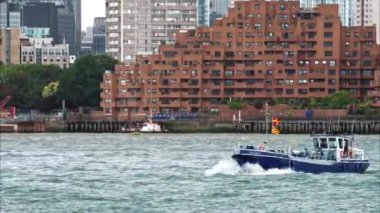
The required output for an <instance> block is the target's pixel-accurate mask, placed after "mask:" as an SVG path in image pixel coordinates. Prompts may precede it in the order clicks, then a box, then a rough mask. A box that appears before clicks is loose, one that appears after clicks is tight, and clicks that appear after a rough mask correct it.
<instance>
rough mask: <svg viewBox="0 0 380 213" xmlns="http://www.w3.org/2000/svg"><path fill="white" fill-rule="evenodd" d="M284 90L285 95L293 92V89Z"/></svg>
mask: <svg viewBox="0 0 380 213" xmlns="http://www.w3.org/2000/svg"><path fill="white" fill-rule="evenodd" d="M285 92H286V94H287V95H291V94H293V92H294V91H293V89H286V90H285Z"/></svg>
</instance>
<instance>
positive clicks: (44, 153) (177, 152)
mask: <svg viewBox="0 0 380 213" xmlns="http://www.w3.org/2000/svg"><path fill="white" fill-rule="evenodd" d="M0 137H1V165H0V166H1V167H0V169H1V174H0V175H1V179H0V180H1V181H0V183H1V185H0V186H1V211H2V212H361V213H364V212H380V171H379V170H380V160H379V158H380V153H379V152H380V145H379V144H380V136H378V135H372V136H357V137H356V138H357V139H358V140H359V141H361V143H360V145H361V147H363V148H364V149H365V150H366V151H367V156H368V157H369V158H370V160H371V161H372V164H371V166H370V168H369V170H368V171H367V172H366V173H365V174H321V175H313V174H304V173H294V172H291V171H290V170H269V171H263V170H262V169H261V168H260V167H259V166H257V165H248V166H246V167H245V168H244V169H241V168H240V167H238V166H237V165H236V163H235V162H234V161H232V160H230V156H231V154H232V151H233V149H234V147H236V146H237V145H238V144H254V145H257V144H258V143H259V142H260V141H263V139H264V136H263V135H254V134H242V135H240V134H187V135H183V134H162V135H160V134H155V135H138V136H133V135H127V134H12V135H9V134H2V135H0ZM270 141H272V142H270V145H272V147H273V146H277V147H279V148H281V147H284V146H285V145H287V143H288V142H290V143H291V144H292V147H296V146H299V145H301V144H308V142H309V137H308V136H307V135H280V136H271V139H270Z"/></svg>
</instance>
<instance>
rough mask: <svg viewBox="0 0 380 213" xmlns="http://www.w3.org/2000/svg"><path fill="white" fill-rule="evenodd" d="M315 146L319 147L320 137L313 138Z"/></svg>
mask: <svg viewBox="0 0 380 213" xmlns="http://www.w3.org/2000/svg"><path fill="white" fill-rule="evenodd" d="M313 143H314V147H315V148H318V149H319V144H318V138H314V139H313Z"/></svg>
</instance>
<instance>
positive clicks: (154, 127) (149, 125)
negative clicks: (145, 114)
mask: <svg viewBox="0 0 380 213" xmlns="http://www.w3.org/2000/svg"><path fill="white" fill-rule="evenodd" d="M140 132H152V133H153V132H161V125H160V124H158V123H153V122H145V123H143V126H142V128H141V129H140Z"/></svg>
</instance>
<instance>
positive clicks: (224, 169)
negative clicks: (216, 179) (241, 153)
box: [205, 160, 242, 176]
mask: <svg viewBox="0 0 380 213" xmlns="http://www.w3.org/2000/svg"><path fill="white" fill-rule="evenodd" d="M240 172H242V169H241V167H240V166H239V164H238V163H237V162H236V161H234V160H221V161H219V162H218V163H217V164H216V165H215V166H213V167H212V168H211V169H207V170H206V171H205V175H206V176H213V175H216V174H225V175H237V174H239V173H240Z"/></svg>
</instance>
